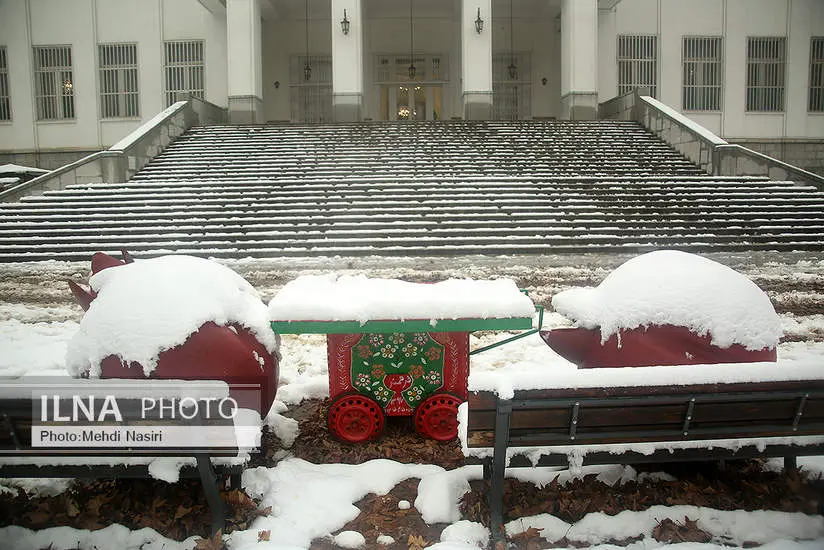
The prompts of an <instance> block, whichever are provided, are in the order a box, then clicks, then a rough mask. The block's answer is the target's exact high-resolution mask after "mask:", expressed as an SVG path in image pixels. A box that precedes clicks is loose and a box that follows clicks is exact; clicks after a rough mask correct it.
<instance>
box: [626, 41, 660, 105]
mask: <svg viewBox="0 0 824 550" xmlns="http://www.w3.org/2000/svg"><path fill="white" fill-rule="evenodd" d="M617 61H618V95H624V94H628V93H630V92H632V91H633V90H635V89H636V88H649V91H650V95H651V96H652V97H658V37H657V36H655V35H629V34H621V35H618V56H617Z"/></svg>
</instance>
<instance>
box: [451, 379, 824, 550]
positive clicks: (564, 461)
mask: <svg viewBox="0 0 824 550" xmlns="http://www.w3.org/2000/svg"><path fill="white" fill-rule="evenodd" d="M468 407H469V408H468V421H467V430H466V446H467V447H468V448H469V449H470V454H472V451H471V450H472V449H473V448H490V447H491V448H492V450H493V452H492V456H489V457H486V458H480V459H473V458H470V459H469V462H470V463H478V462H481V463H482V464H483V473H484V481H485V483H486V484H487V491H488V492H487V500H488V504H489V508H490V512H491V522H492V525H491V528H492V533H493V537H494V539H495V540H496V541H499V540H504V538H505V531H504V527H503V502H502V499H503V483H504V471H505V468H506V467H528V466H568V465H570V456H573V457H577V458H573V460H572V462H573V464H572V465H573V466H581V465H590V464H632V463H658V462H666V461H691V460H705V461H708V460H726V459H746V458H756V457H784V459H785V467H789V468H795V458H796V457H797V456H804V455H821V454H824V438H820V439H819V438H815V437H813V438H810V437H808V438H804V437H802V436H824V380H804V381H792V382H750V383H713V384H700V385H688V386H647V387H608V388H603V387H580V388H575V389H553V390H524V391H515V392H514V396H513V397H512V398H511V399H500V398H498V396H497V395H496V394H495V393H492V392H483V391H481V392H470V395H469V400H468ZM768 438H778V439H768ZM805 439H806V440H805ZM719 440H744V441H742V442H740V444H738V445H726V444H725V443H723V442H721V441H719ZM668 442H672V443H668ZM616 444H620V445H624V446H625V445H627V444H629V445H634V447H633V448H631V449H630V450H619V452H618V454H616V453H613V452H611V451H610V449H609V447H605V446H609V445H616ZM635 444H652V445H647V446H646V447H645V448H642V447H644V446H639V445H635ZM586 445H591V446H596V447H592V448H587V449H585V448H583V447H582V446H586ZM512 447H526V448H534V447H547V448H546V449H542V454H541V458H540V460H539V461H538V463H537V464H533V463H532V462H531V461H529V460H528V459H527V458H526V457H525V456H523V455H518V454H516V455H514V456H512V458H511V460H510V462H509V464H508V465H507V458H506V457H507V449H508V448H512ZM624 449H626V447H624ZM612 450H616V448H613V449H612ZM582 455H583V456H582ZM581 458H582V460H581Z"/></svg>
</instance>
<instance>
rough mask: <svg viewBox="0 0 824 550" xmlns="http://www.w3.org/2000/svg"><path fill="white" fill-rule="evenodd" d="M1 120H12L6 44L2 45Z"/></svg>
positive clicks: (0, 76) (0, 66) (0, 59)
mask: <svg viewBox="0 0 824 550" xmlns="http://www.w3.org/2000/svg"><path fill="white" fill-rule="evenodd" d="M0 120H11V93H10V91H9V58H8V54H7V53H6V47H5V46H0Z"/></svg>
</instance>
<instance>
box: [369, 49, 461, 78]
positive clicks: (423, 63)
mask: <svg viewBox="0 0 824 550" xmlns="http://www.w3.org/2000/svg"><path fill="white" fill-rule="evenodd" d="M413 64H414V65H415V78H413V79H410V78H409V65H413ZM448 75H449V70H448V66H447V57H446V56H444V55H427V54H417V53H416V54H415V56H414V58H413V57H410V56H409V55H408V54H406V55H403V54H401V55H377V56H375V82H376V83H380V84H397V83H401V82H408V81H410V80H414V81H418V82H419V81H426V82H446V81H447V79H448Z"/></svg>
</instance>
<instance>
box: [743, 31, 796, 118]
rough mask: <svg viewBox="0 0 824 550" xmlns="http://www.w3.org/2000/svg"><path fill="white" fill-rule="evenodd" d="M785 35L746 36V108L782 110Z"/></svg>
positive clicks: (752, 109) (749, 109)
mask: <svg viewBox="0 0 824 550" xmlns="http://www.w3.org/2000/svg"><path fill="white" fill-rule="evenodd" d="M786 45H787V40H786V38H784V37H748V38H747V110H748V111H783V110H784V74H785V70H786V67H785V66H786V55H785V53H786Z"/></svg>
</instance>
